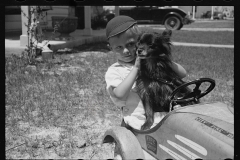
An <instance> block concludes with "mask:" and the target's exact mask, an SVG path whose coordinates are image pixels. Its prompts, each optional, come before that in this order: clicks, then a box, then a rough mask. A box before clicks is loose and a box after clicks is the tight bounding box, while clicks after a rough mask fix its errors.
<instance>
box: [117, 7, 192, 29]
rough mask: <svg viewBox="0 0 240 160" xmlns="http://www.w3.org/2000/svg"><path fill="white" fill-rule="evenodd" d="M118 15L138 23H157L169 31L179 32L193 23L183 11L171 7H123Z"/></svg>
mask: <svg viewBox="0 0 240 160" xmlns="http://www.w3.org/2000/svg"><path fill="white" fill-rule="evenodd" d="M119 14H120V15H126V16H130V17H132V18H133V19H135V20H137V21H138V23H145V22H148V23H157V24H161V25H164V26H165V28H167V29H171V30H179V29H181V28H182V27H183V25H187V24H190V23H192V22H194V20H192V19H191V18H190V17H189V16H188V15H187V13H186V12H185V11H184V10H182V9H179V8H172V7H157V6H154V7H153V6H138V7H124V8H120V11H119Z"/></svg>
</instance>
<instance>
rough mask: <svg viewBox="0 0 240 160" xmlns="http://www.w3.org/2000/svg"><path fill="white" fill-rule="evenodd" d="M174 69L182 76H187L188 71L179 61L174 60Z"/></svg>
mask: <svg viewBox="0 0 240 160" xmlns="http://www.w3.org/2000/svg"><path fill="white" fill-rule="evenodd" d="M172 69H173V70H174V71H175V72H176V73H177V74H178V76H179V77H180V78H184V77H186V76H187V71H186V70H185V69H184V68H183V67H182V66H181V65H180V64H178V63H176V62H173V61H172Z"/></svg>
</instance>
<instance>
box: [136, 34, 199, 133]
mask: <svg viewBox="0 0 240 160" xmlns="http://www.w3.org/2000/svg"><path fill="white" fill-rule="evenodd" d="M171 34H172V31H171V30H165V31H164V32H163V33H162V34H159V33H154V32H153V33H143V34H142V35H140V37H139V39H138V44H137V54H138V56H139V57H141V58H142V59H141V62H140V71H139V73H138V76H137V79H136V86H137V91H138V94H139V96H140V98H141V100H142V102H143V105H144V109H145V116H146V122H145V123H144V124H143V126H142V128H141V129H142V130H146V129H149V128H150V127H151V125H152V124H153V122H154V119H153V118H154V112H169V107H170V100H169V96H170V95H171V93H172V92H173V90H174V89H175V88H177V87H178V86H180V85H182V84H183V83H185V82H184V81H183V80H182V79H181V78H180V77H179V76H178V75H177V74H176V73H175V72H174V71H173V69H172V67H171V63H172V61H171V42H170V37H171ZM189 93H191V92H190V90H189V89H188V88H185V89H182V90H181V91H180V92H179V93H178V94H177V95H176V96H177V97H184V96H185V97H184V98H186V96H189ZM192 103H197V102H190V104H192ZM188 104H189V103H188ZM184 105H187V104H181V106H184Z"/></svg>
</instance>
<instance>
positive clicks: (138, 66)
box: [134, 56, 141, 69]
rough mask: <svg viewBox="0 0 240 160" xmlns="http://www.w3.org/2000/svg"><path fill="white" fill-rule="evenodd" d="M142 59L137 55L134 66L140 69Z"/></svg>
mask: <svg viewBox="0 0 240 160" xmlns="http://www.w3.org/2000/svg"><path fill="white" fill-rule="evenodd" d="M140 61H141V59H140V57H138V56H137V57H136V61H135V64H134V66H135V67H136V68H138V69H140Z"/></svg>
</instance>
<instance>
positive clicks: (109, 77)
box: [105, 62, 167, 130]
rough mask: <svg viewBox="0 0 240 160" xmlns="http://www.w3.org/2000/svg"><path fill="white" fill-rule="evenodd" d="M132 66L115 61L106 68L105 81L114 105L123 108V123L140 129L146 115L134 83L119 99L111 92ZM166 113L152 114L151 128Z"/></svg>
mask: <svg viewBox="0 0 240 160" xmlns="http://www.w3.org/2000/svg"><path fill="white" fill-rule="evenodd" d="M132 68H133V66H132V65H128V64H124V63H120V62H116V63H114V64H113V65H111V66H110V67H109V68H108V70H107V72H106V74H105V81H106V83H107V91H108V93H109V95H110V98H111V100H112V101H113V103H114V104H115V105H117V106H119V107H122V108H123V109H122V115H123V119H124V121H125V123H126V124H128V125H130V126H131V127H133V128H135V129H139V130H140V129H141V126H142V125H143V124H144V122H145V120H146V117H145V115H144V114H145V111H144V108H143V104H142V101H141V100H140V97H139V96H138V94H137V90H136V83H134V84H133V86H132V89H131V90H130V92H129V94H128V95H127V96H126V98H125V99H122V100H120V99H118V98H117V97H116V96H115V95H114V93H113V89H114V88H115V87H117V86H118V85H119V84H120V83H121V82H122V81H123V80H124V79H125V78H126V77H127V75H128V74H129V73H130V71H131V70H132ZM166 114H167V112H156V113H155V114H154V123H153V125H152V126H151V128H152V127H154V126H155V125H156V124H158V123H159V122H160V121H161V119H162V118H163V117H164V116H165V115H166Z"/></svg>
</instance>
